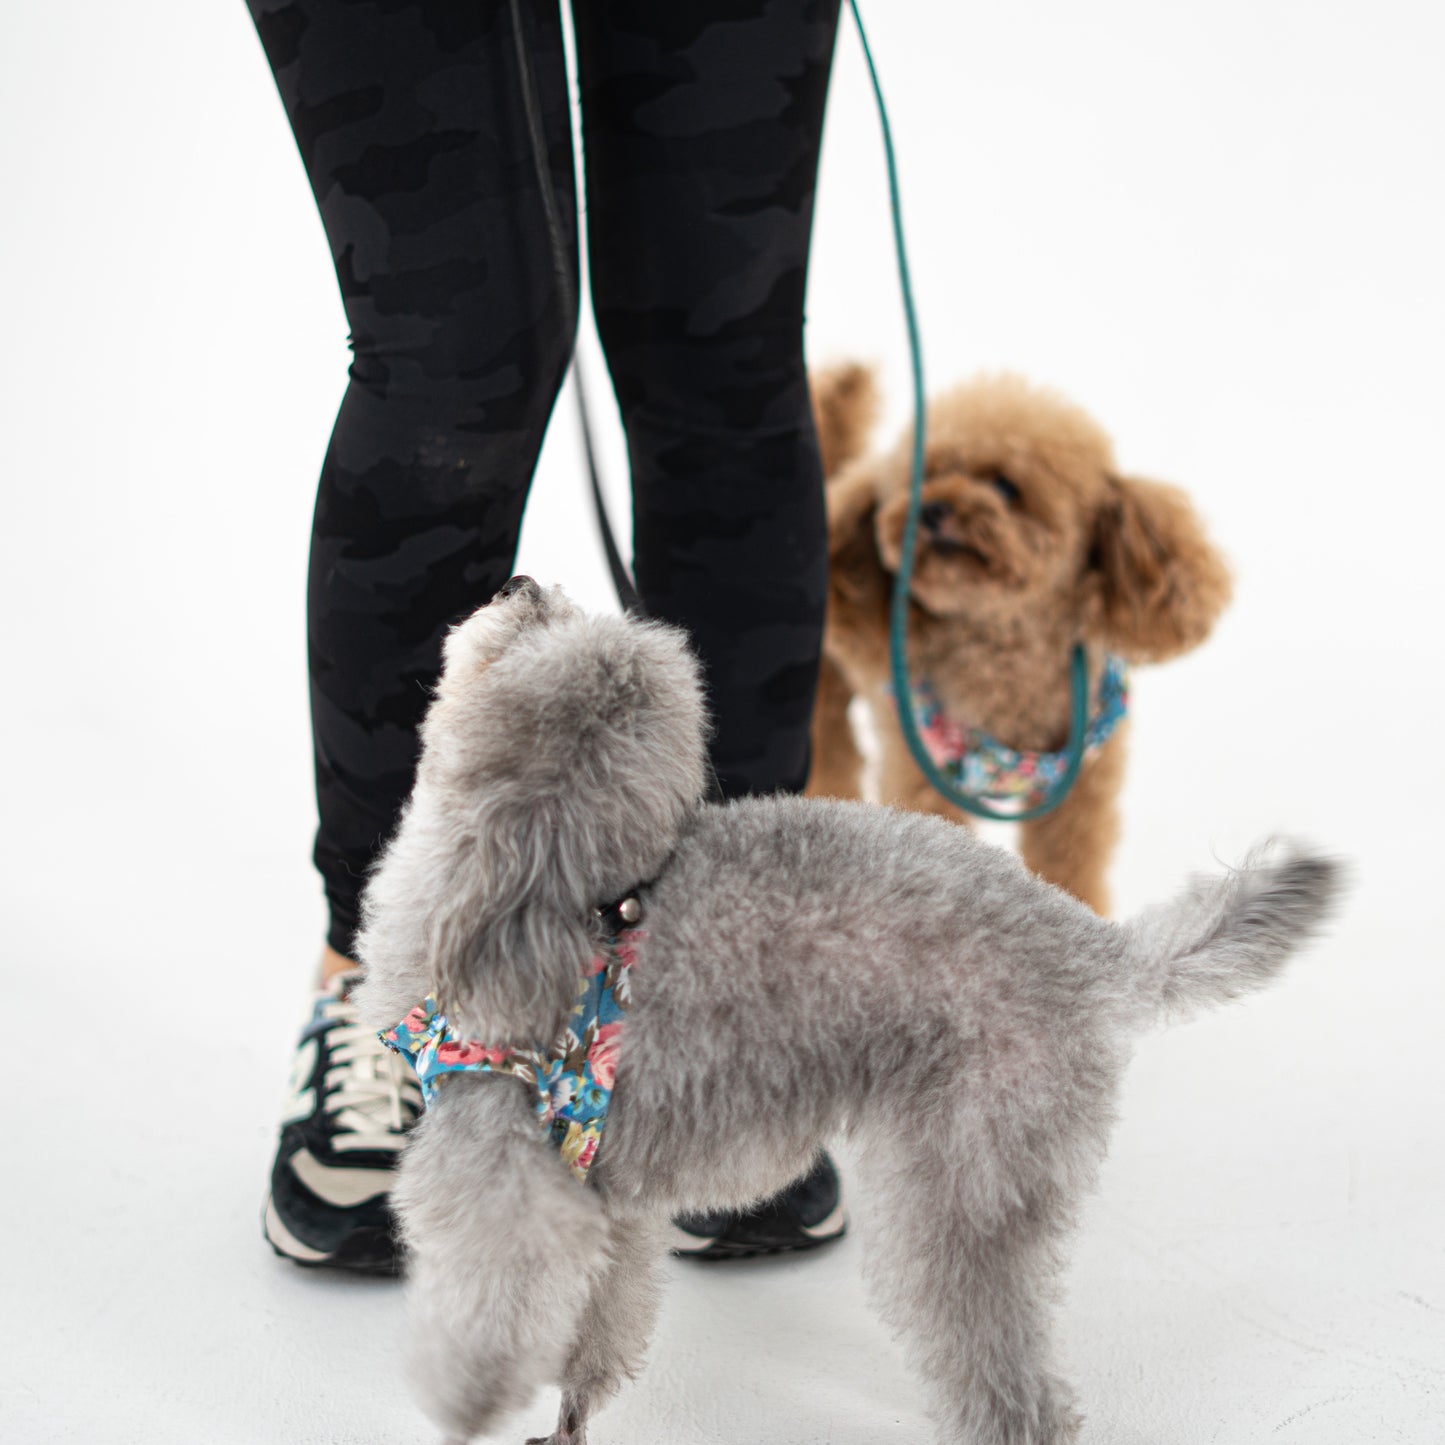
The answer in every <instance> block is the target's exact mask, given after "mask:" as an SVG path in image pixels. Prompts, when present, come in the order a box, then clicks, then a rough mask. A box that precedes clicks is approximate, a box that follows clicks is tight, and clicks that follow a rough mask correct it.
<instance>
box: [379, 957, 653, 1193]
mask: <svg viewBox="0 0 1445 1445" xmlns="http://www.w3.org/2000/svg"><path fill="white" fill-rule="evenodd" d="M644 936H645V935H644V934H643V932H642V931H641V930H640V929H628V930H626V931H624V932H622V933H619V934H618V935H617V937H616V938H615V939H612V940H611V941H610V943H609V945H608V947H607V948H606V949H605V950H604V951H603V952H602V953H599V954H597V955H595V956H594V957H593V958H592V960H591V962H590V963H589V964H588V965H587V971H586V973H585V974H584V975H583V977H582V979H581V981H580V985H579V988H578V993H577V1002H576V1003H575V1004H573V1006H572V1013H571V1016H570V1017H569V1018H568V1020H567V1023H566V1025H565V1026H564V1027H563V1029H562V1032H561V1034H560V1035H559V1036H558V1038H557V1039H556V1040H554V1041H553V1043H552V1046H551V1048H542V1047H541V1046H540V1045H539V1046H537V1047H534V1048H510V1047H505V1048H493V1047H489V1046H487V1045H486V1044H482V1043H478V1042H477V1041H476V1040H474V1039H463V1038H461V1037H460V1035H458V1033H457V1032H456V1030H455V1029H454V1028H453V1027H452V1026H451V1025H450V1024H449V1023H448V1022H447V1016H446V1014H445V1013H443V1012H442V1011H441V1010H440V1008H439V1006H438V1004H437V1000H436V999H435V997H433V996H431V995H428V997H427V998H426V1000H425V1001H424V1002H423V1003H421V1004H419V1005H418V1006H417V1007H416V1008H414V1009H412V1011H411V1012H410V1013H409V1014H407V1016H406V1017H405V1018H404V1019H402V1021H401V1022H400V1023H399V1024H397V1025H396V1026H395V1027H394V1028H390V1029H384V1030H383V1031H382V1032H381V1034H380V1038H381V1041H382V1043H384V1044H385V1045H386V1046H387V1047H388V1048H391V1049H395V1050H396V1052H397V1053H399V1054H404V1055H405V1056H406V1057H407V1058H408V1059H410V1060H411V1063H412V1066H413V1067H414V1068H415V1069H416V1074H417V1078H418V1079H420V1080H421V1090H422V1097H423V1099H424V1100H425V1101H426V1102H427V1103H428V1104H430V1103H431V1102H432V1101H433V1100H434V1099H435V1098H436V1092H437V1088H438V1086H439V1084H440V1083H441V1081H442V1080H443V1079H444V1078H445V1077H446V1076H447V1075H448V1074H459V1073H468V1074H475V1073H495V1074H511V1075H512V1076H513V1078H516V1079H519V1080H520V1081H521V1082H522V1083H523V1084H525V1085H526V1086H527V1090H528V1092H529V1094H530V1095H531V1096H532V1106H533V1108H534V1109H535V1110H536V1113H537V1122H538V1124H539V1125H541V1127H542V1128H543V1129H544V1130H546V1131H547V1134H548V1135H549V1137H550V1138H551V1140H552V1142H553V1143H554V1144H555V1145H556V1146H557V1148H558V1149H559V1150H560V1151H561V1154H562V1159H563V1162H564V1163H565V1164H566V1165H567V1167H568V1168H569V1169H570V1170H571V1171H572V1173H573V1175H574V1177H575V1178H576V1179H577V1181H578V1182H579V1183H586V1180H587V1171H588V1170H589V1169H590V1168H591V1167H592V1163H593V1161H594V1160H595V1159H596V1157H597V1150H598V1148H599V1146H600V1145H601V1142H602V1129H603V1125H604V1124H605V1123H606V1122H607V1110H608V1107H609V1105H610V1104H611V1102H612V1087H613V1084H614V1082H615V1080H616V1077H617V1058H618V1053H619V1050H620V1047H621V1043H622V1026H623V1014H624V1013H625V1012H626V1009H627V1005H628V1003H629V1002H630V1001H631V982H630V980H629V977H628V974H629V970H630V969H631V968H632V965H633V964H634V963H635V962H636V961H637V948H638V945H639V944H640V943H641V941H642V939H643V937H644Z"/></svg>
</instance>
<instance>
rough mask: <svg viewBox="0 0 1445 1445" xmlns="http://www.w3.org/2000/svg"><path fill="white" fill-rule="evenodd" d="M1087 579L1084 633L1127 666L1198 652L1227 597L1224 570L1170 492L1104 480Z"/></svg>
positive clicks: (1186, 508)
mask: <svg viewBox="0 0 1445 1445" xmlns="http://www.w3.org/2000/svg"><path fill="white" fill-rule="evenodd" d="M1108 486H1109V495H1108V498H1107V499H1106V500H1105V502H1104V504H1103V505H1102V506H1101V507H1100V508H1099V511H1098V513H1097V515H1096V517H1095V522H1094V536H1093V543H1092V546H1091V548H1090V553H1089V562H1088V570H1087V572H1086V574H1085V581H1086V585H1087V587H1088V591H1089V594H1090V595H1089V598H1088V600H1087V603H1086V607H1085V612H1086V615H1087V617H1088V622H1087V625H1086V628H1085V631H1086V635H1087V636H1088V637H1089V638H1090V639H1091V640H1092V641H1096V642H1098V643H1100V644H1102V645H1103V646H1104V647H1106V648H1108V649H1109V651H1111V652H1116V653H1118V654H1119V655H1120V656H1121V657H1123V658H1124V659H1125V660H1126V661H1129V662H1163V661H1165V660H1166V659H1168V658H1170V657H1177V656H1178V655H1179V654H1180V653H1182V652H1188V651H1189V649H1190V648H1192V647H1197V646H1198V645H1199V644H1200V643H1201V642H1203V641H1204V639H1205V638H1206V637H1207V636H1208V635H1209V632H1210V629H1211V628H1212V627H1213V626H1214V623H1215V621H1216V619H1217V618H1218V617H1219V614H1220V613H1221V612H1222V611H1223V610H1224V607H1225V605H1226V604H1227V603H1228V601H1229V596H1230V590H1231V589H1230V578H1229V568H1228V565H1227V564H1226V563H1225V561H1224V558H1223V557H1222V556H1221V555H1220V554H1219V552H1218V551H1216V550H1215V548H1214V547H1213V546H1212V545H1211V544H1210V542H1209V541H1208V539H1207V538H1206V537H1205V535H1204V529H1203V527H1202V526H1201V525H1200V522H1199V518H1198V517H1197V516H1196V514H1195V511H1194V508H1193V507H1192V506H1191V505H1190V502H1189V499H1188V498H1187V497H1186V496H1185V495H1184V493H1183V492H1181V491H1179V490H1178V489H1177V488H1176V487H1169V486H1165V485H1164V484H1163V483H1161V482H1150V481H1144V480H1141V479H1138V478H1131V477H1110V478H1109V479H1108Z"/></svg>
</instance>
